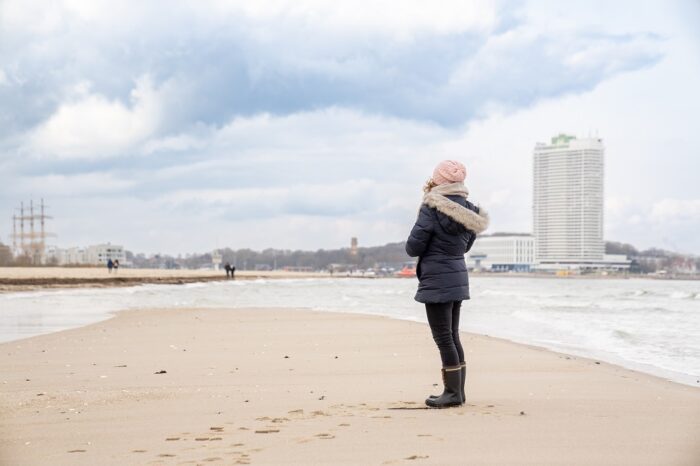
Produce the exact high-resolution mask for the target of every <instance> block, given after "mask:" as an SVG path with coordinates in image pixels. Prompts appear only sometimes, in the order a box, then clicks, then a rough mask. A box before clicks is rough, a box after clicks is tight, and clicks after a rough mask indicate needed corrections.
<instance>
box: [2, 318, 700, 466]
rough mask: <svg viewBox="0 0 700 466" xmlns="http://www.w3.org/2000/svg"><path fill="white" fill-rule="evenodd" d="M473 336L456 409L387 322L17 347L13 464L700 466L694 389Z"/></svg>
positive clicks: (112, 335) (5, 452)
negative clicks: (429, 404)
mask: <svg viewBox="0 0 700 466" xmlns="http://www.w3.org/2000/svg"><path fill="white" fill-rule="evenodd" d="M463 338H464V340H463V341H464V343H465V347H466V349H467V354H468V357H467V361H468V368H469V379H468V382H467V397H468V403H467V405H466V406H464V407H460V408H452V409H446V410H429V409H424V405H423V399H424V398H425V396H426V395H428V394H430V393H431V392H433V393H435V392H437V387H435V386H434V384H437V383H439V382H440V374H439V358H438V356H437V350H436V349H435V348H434V347H433V343H432V340H431V339H430V336H429V331H428V328H427V327H426V326H425V325H423V324H418V323H412V322H404V321H396V320H390V319H387V318H379V317H368V316H358V315H348V314H332V313H314V312H310V311H295V310H262V309H261V310H146V311H128V312H123V313H120V314H119V315H118V316H117V317H115V318H114V319H111V320H109V321H105V322H101V323H98V324H94V325H90V326H88V327H84V328H80V329H75V330H69V331H64V332H60V333H55V334H51V335H44V336H40V337H35V338H30V339H27V340H21V341H18V342H11V343H5V344H2V345H0V371H1V374H2V375H1V376H0V379H1V380H0V383H1V385H0V387H1V389H0V393H1V399H0V464H2V465H108V464H114V465H129V464H152V465H159V464H299V465H309V464H351V465H372V464H376V465H382V464H396V465H407V464H408V465H427V464H431V465H451V464H454V465H464V464H503V465H514V464H532V465H545V464H557V465H559V464H561V465H578V464H580V465H603V464H604V465H618V464H619V465H664V466H668V465H680V464H685V465H698V464H700V390H698V389H697V388H693V387H688V386H683V385H679V384H676V383H672V382H667V381H664V380H662V379H659V378H655V377H652V376H648V375H645V374H641V373H637V372H632V371H629V370H625V369H622V368H619V367H616V366H611V365H608V364H604V363H603V364H598V363H596V362H595V361H592V360H587V359H583V358H576V357H570V356H566V355H562V354H557V353H553V352H549V351H546V350H541V349H537V348H532V347H527V346H522V345H516V344H513V343H509V342H505V341H502V340H499V339H495V338H489V337H484V336H475V335H470V334H465V335H464V336H463ZM160 371H166V372H165V373H159V372H160Z"/></svg>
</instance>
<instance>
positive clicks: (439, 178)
mask: <svg viewBox="0 0 700 466" xmlns="http://www.w3.org/2000/svg"><path fill="white" fill-rule="evenodd" d="M466 177H467V169H466V168H465V167H464V165H462V164H461V163H460V162H458V161H456V160H443V161H442V162H440V163H439V164H437V167H435V170H433V181H434V182H435V183H436V184H438V185H440V184H447V183H461V182H463V181H464V179H465V178H466Z"/></svg>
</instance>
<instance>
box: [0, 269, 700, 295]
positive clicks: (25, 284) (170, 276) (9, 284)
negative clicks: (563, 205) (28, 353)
mask: <svg viewBox="0 0 700 466" xmlns="http://www.w3.org/2000/svg"><path fill="white" fill-rule="evenodd" d="M470 276H471V277H485V278H512V279H516V278H536V279H546V278H550V279H551V278H555V279H558V280H635V279H649V280H668V281H698V280H700V277H693V276H688V277H686V276H683V277H678V276H647V275H643V276H642V275H614V274H612V275H605V276H602V275H589V274H586V275H567V276H556V275H553V274H542V273H530V272H528V273H523V272H518V273H506V272H503V273H496V272H474V271H472V272H470ZM294 278H319V279H320V278H355V279H357V278H366V279H385V278H398V277H393V276H387V277H381V276H376V277H364V276H361V275H346V274H341V273H338V274H334V275H330V274H328V273H325V272H289V271H283V270H273V271H251V270H241V271H236V280H257V279H294ZM226 280H228V279H227V278H226V275H225V272H224V271H223V270H221V271H211V270H189V269H120V270H119V272H113V273H111V274H110V273H108V272H107V271H106V270H104V268H97V267H0V294H3V293H14V292H27V291H42V290H54V289H74V288H118V287H125V286H138V285H151V284H154V285H157V284H161V285H183V284H187V283H206V282H212V281H226Z"/></svg>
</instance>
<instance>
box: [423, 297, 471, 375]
mask: <svg viewBox="0 0 700 466" xmlns="http://www.w3.org/2000/svg"><path fill="white" fill-rule="evenodd" d="M461 307H462V301H452V302H449V303H426V305H425V312H426V314H427V315H428V323H429V324H430V331H431V332H432V333H433V340H435V343H436V344H437V347H438V349H439V350H440V358H441V359H442V366H443V367H454V366H458V365H460V364H461V363H462V362H464V350H463V349H462V343H461V342H460V341H459V311H460V309H461Z"/></svg>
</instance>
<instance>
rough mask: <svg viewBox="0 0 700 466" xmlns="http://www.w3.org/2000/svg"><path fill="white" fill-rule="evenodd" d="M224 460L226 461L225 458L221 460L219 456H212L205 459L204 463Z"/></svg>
mask: <svg viewBox="0 0 700 466" xmlns="http://www.w3.org/2000/svg"><path fill="white" fill-rule="evenodd" d="M223 460H224V459H223V458H220V457H218V456H211V457H209V458H204V459H203V460H202V461H207V462H209V463H211V462H212V461H223Z"/></svg>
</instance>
